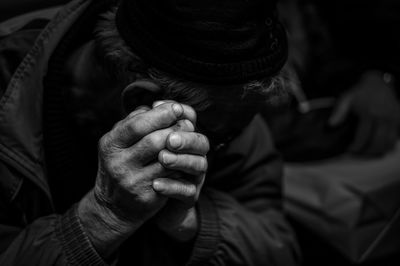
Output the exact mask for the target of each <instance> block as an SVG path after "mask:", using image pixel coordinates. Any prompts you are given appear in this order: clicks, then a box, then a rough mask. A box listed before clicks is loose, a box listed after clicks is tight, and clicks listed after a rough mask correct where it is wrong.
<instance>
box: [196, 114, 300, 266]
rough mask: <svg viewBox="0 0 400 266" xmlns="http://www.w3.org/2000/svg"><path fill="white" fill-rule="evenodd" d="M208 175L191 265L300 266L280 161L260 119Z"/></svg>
mask: <svg viewBox="0 0 400 266" xmlns="http://www.w3.org/2000/svg"><path fill="white" fill-rule="evenodd" d="M216 162H217V165H214V166H217V167H218V168H222V169H223V170H222V171H219V172H217V173H215V174H213V175H211V176H209V180H208V182H209V183H208V184H207V188H206V189H205V190H204V191H203V192H204V193H203V194H202V196H201V199H200V202H199V205H198V211H199V216H200V223H201V226H200V232H199V234H198V236H197V239H196V241H195V243H194V249H193V253H192V255H191V259H190V261H189V265H232V266H233V265H247V266H251V265H256V266H259V265H271V266H290V265H297V264H298V261H299V254H298V247H297V244H296V239H295V236H294V233H293V231H292V230H291V228H290V226H289V224H288V222H287V221H286V220H285V217H284V213H283V211H282V195H281V178H282V164H281V161H280V158H279V156H278V155H277V154H276V152H275V150H274V148H273V144H272V140H271V137H270V135H269V132H268V129H267V128H266V126H265V125H264V124H263V122H262V121H261V119H260V118H259V117H256V118H255V120H254V121H253V122H252V124H251V126H250V127H249V128H248V129H247V130H246V131H245V132H244V133H243V134H242V135H241V136H240V138H239V139H238V140H236V141H235V142H234V143H232V145H231V146H230V147H228V149H227V152H226V153H224V155H223V157H222V158H220V159H217V160H216Z"/></svg>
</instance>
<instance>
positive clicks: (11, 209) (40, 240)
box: [0, 162, 106, 265]
mask: <svg viewBox="0 0 400 266" xmlns="http://www.w3.org/2000/svg"><path fill="white" fill-rule="evenodd" d="M16 178H18V173H17V172H16V171H14V170H12V171H10V168H9V167H8V166H6V165H5V164H3V163H1V162H0V192H1V195H0V265H106V263H105V262H104V261H103V260H102V259H101V257H100V256H99V255H98V254H97V252H96V251H95V249H94V247H93V246H92V245H91V243H90V240H89V239H88V237H87V236H86V234H85V232H84V230H83V228H82V225H81V223H80V220H79V218H78V216H77V214H76V207H75V206H73V207H71V209H70V210H68V211H67V212H66V213H65V214H64V215H56V214H53V215H43V216H41V217H39V218H36V219H32V222H30V220H31V217H33V216H36V215H35V214H33V215H32V213H39V212H37V211H36V210H35V208H36V207H39V206H35V204H37V203H38V202H39V201H40V197H39V196H38V195H36V197H31V196H33V195H32V193H34V192H33V190H32V187H31V186H29V183H28V182H24V183H22V186H21V187H20V188H18V190H19V193H18V194H17V196H16V197H15V198H13V199H9V198H8V194H9V192H10V189H9V188H7V189H6V187H5V186H7V185H10V184H11V182H10V181H11V180H17V179H16ZM28 194H29V197H28V196H27V195H28ZM28 198H29V199H30V200H29V201H30V202H28V203H26V202H25V201H26V199H28ZM32 199H34V200H32ZM39 208H40V207H39Z"/></svg>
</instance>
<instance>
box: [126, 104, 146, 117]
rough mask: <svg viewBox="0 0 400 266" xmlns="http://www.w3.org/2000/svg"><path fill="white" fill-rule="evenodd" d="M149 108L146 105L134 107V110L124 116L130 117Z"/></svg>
mask: <svg viewBox="0 0 400 266" xmlns="http://www.w3.org/2000/svg"><path fill="white" fill-rule="evenodd" d="M150 110H151V109H150V107H148V106H146V105H141V106H139V107H138V108H136V109H135V111H133V112H131V113H130V114H128V115H127V116H126V118H127V119H130V118H132V117H134V116H136V115H138V114H142V113H145V112H147V111H150Z"/></svg>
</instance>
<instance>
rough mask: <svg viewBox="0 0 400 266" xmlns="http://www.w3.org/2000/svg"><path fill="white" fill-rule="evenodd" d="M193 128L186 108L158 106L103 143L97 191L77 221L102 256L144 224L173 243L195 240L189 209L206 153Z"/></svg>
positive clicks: (142, 110) (131, 118)
mask: <svg viewBox="0 0 400 266" xmlns="http://www.w3.org/2000/svg"><path fill="white" fill-rule="evenodd" d="M195 126H196V113H195V111H194V110H193V109H192V108H191V107H189V106H187V105H183V104H179V103H176V102H173V101H165V102H156V103H155V104H153V108H149V107H139V108H137V109H136V110H135V111H133V112H132V113H130V114H129V115H128V116H127V117H126V118H125V119H123V120H121V121H119V122H118V123H117V124H116V125H115V126H114V127H113V129H112V130H111V131H110V132H108V133H107V134H105V135H104V136H103V137H102V138H101V140H100V142H99V152H98V155H99V166H98V173H97V178H96V185H95V187H94V188H93V190H92V191H90V192H89V193H88V194H87V195H86V196H85V197H84V198H83V199H82V200H81V202H80V204H79V207H78V215H79V217H80V219H81V221H82V224H83V226H84V228H85V230H86V232H87V235H88V236H89V238H90V240H91V241H92V243H93V245H94V246H95V248H96V249H97V251H98V252H99V253H100V254H101V255H102V256H103V257H107V256H109V255H111V253H112V252H114V251H115V250H116V249H117V248H118V246H119V245H120V244H121V243H123V242H124V241H125V240H126V239H127V238H128V237H129V236H130V235H132V234H133V233H134V232H135V231H136V230H138V229H139V228H140V227H141V226H142V225H143V224H144V223H146V222H149V221H152V222H154V223H155V224H156V225H157V226H158V227H159V229H161V230H162V231H164V232H165V233H166V234H167V235H169V236H171V237H173V238H175V239H176V240H178V241H189V240H192V239H193V238H194V237H195V235H196V233H197V227H198V225H197V223H198V221H197V215H196V210H195V207H194V206H195V203H196V201H197V200H198V198H199V194H200V191H201V188H202V186H203V183H204V178H205V173H206V171H207V168H208V164H207V159H206V154H207V152H208V151H209V142H208V139H207V138H206V137H205V136H204V135H202V134H200V133H198V132H196V131H195Z"/></svg>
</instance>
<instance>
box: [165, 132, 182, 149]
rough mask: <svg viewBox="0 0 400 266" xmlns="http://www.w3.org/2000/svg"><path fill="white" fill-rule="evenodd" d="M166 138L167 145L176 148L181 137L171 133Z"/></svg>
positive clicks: (180, 143) (179, 143)
mask: <svg viewBox="0 0 400 266" xmlns="http://www.w3.org/2000/svg"><path fill="white" fill-rule="evenodd" d="M168 140H169V145H170V146H171V147H172V148H174V149H177V148H179V147H180V146H181V145H182V138H181V137H180V136H179V135H177V134H171V135H170V136H169V139H168Z"/></svg>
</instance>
